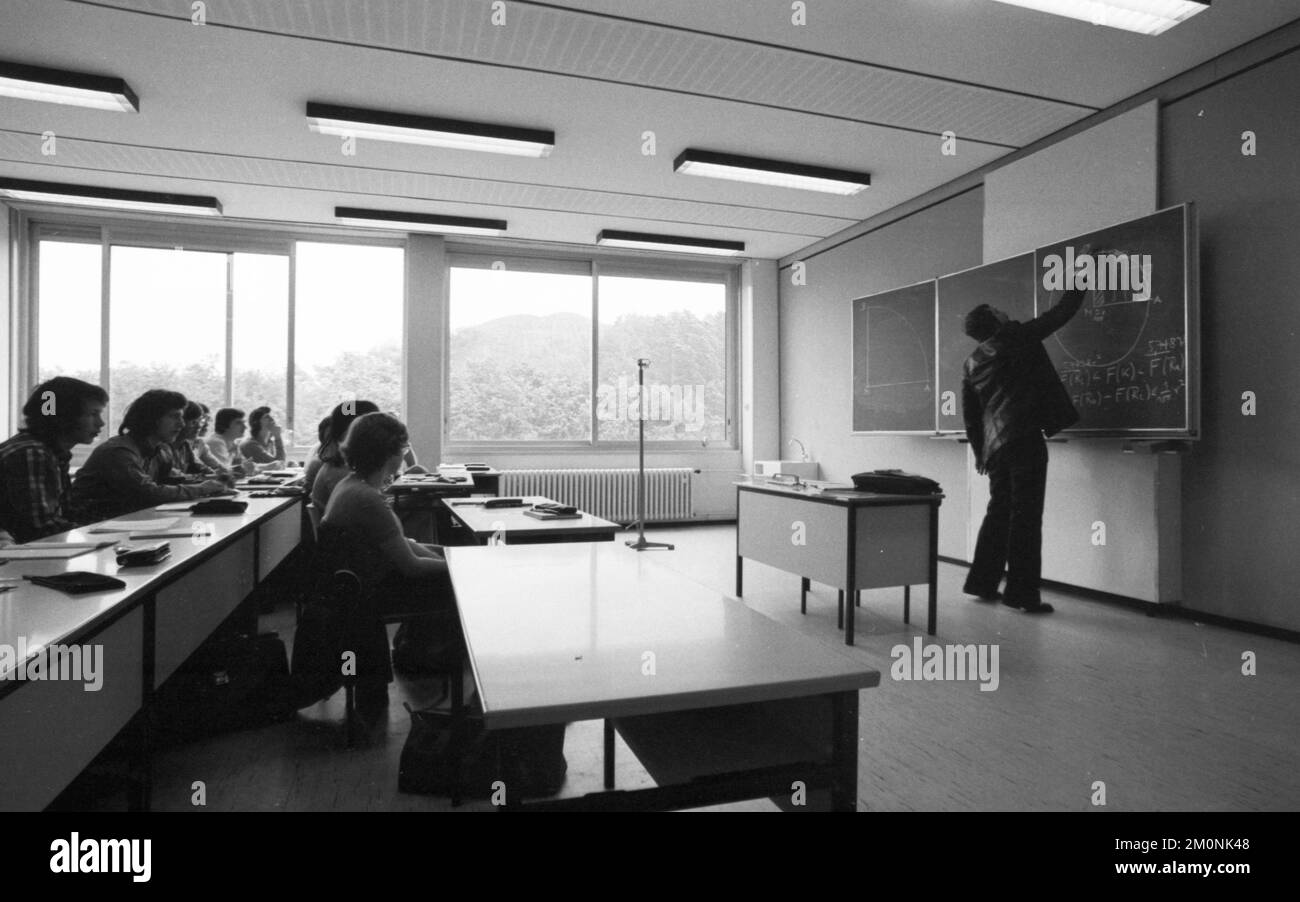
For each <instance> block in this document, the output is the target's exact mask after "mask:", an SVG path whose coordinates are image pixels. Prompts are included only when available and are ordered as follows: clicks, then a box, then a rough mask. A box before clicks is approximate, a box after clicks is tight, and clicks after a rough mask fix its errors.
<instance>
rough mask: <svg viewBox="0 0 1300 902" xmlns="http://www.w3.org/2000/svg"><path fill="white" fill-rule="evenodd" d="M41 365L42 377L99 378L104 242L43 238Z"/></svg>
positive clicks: (38, 355)
mask: <svg viewBox="0 0 1300 902" xmlns="http://www.w3.org/2000/svg"><path fill="white" fill-rule="evenodd" d="M40 267H41V272H40V276H39V279H40V284H39V287H38V291H39V292H40V310H39V312H38V323H39V326H38V328H39V329H40V334H39V335H38V336H37V349H36V365H37V373H38V378H39V380H40V381H41V382H44V381H45V380H46V379H52V378H54V377H55V376H75V377H76V378H78V379H84V380H85V381H86V382H91V383H94V384H96V385H98V384H99V343H100V331H99V328H100V327H99V324H100V316H99V313H100V299H99V285H100V246H99V245H98V244H74V243H71V242H67V241H42V242H41V246H40Z"/></svg>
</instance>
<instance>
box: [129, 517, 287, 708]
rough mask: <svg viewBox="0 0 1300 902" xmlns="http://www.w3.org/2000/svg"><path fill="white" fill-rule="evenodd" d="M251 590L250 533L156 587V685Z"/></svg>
mask: <svg viewBox="0 0 1300 902" xmlns="http://www.w3.org/2000/svg"><path fill="white" fill-rule="evenodd" d="M294 515H295V516H297V511H296V510H295V511H294ZM252 591H253V537H252V536H251V535H246V536H244V537H243V538H241V539H240V540H239V541H238V542H236V543H235V544H234V545H231V546H230V547H229V548H227V549H225V550H224V551H222V552H220V553H219V554H216V555H214V556H213V557H211V558H209V559H208V560H206V561H204V562H203V563H202V564H200V565H199V566H198V567H197V568H195V569H194V570H192V571H190V572H189V573H187V574H186V575H185V576H182V577H181V578H180V579H178V580H177V581H176V582H174V583H172V584H171V585H170V586H168V587H167V588H165V589H163V590H162V591H160V592H159V593H158V601H157V614H156V619H155V631H156V647H157V650H158V651H157V657H156V658H155V665H154V685H155V686H160V685H162V683H163V681H164V680H166V679H167V677H169V676H171V674H172V672H173V671H174V670H176V668H177V667H179V666H180V665H181V664H182V663H184V661H185V659H186V658H188V657H189V656H190V655H191V654H193V653H194V650H195V649H196V648H198V647H199V646H200V645H201V644H203V640H205V639H207V638H208V636H210V635H212V633H213V631H214V630H215V629H216V628H217V626H218V625H219V624H220V623H221V621H223V620H225V619H226V618H227V617H229V616H230V614H231V612H232V611H234V610H235V608H236V607H238V606H239V603H240V602H241V601H243V600H244V599H245V598H247V597H248V594H249V593H250V592H252Z"/></svg>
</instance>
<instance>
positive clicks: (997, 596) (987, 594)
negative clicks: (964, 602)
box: [961, 584, 1002, 601]
mask: <svg viewBox="0 0 1300 902" xmlns="http://www.w3.org/2000/svg"><path fill="white" fill-rule="evenodd" d="M961 590H962V592H963V593H964V594H966V595H974V596H975V597H976V598H978V599H979V600H980V601H1001V600H1002V593H1001V592H999V591H998V587H997V584H994V586H993V588H992V589H991V590H989V591H983V592H978V591H976V590H974V589H972V588H971V587H970V586H968V585H967V586H962V588H961Z"/></svg>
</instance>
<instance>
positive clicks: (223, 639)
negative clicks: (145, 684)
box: [153, 632, 293, 745]
mask: <svg viewBox="0 0 1300 902" xmlns="http://www.w3.org/2000/svg"><path fill="white" fill-rule="evenodd" d="M154 715H155V716H154V720H153V723H154V726H155V729H156V736H157V738H158V741H159V743H160V744H161V745H171V744H180V743H183V742H189V741H191V740H194V739H198V738H202V737H204V736H211V735H213V734H216V733H224V732H229V731H232V730H244V729H249V728H252V727H261V726H265V725H267V724H270V723H275V722H277V721H280V720H284V719H286V718H288V717H291V716H292V715H293V705H292V697H291V690H290V684H289V657H288V654H287V653H286V652H285V647H284V642H283V640H281V639H280V637H279V635H277V634H276V633H261V634H259V635H256V636H253V635H249V634H248V633H234V632H218V633H217V634H216V635H215V636H213V637H212V638H211V639H209V640H208V641H207V642H206V643H204V645H203V646H202V647H200V648H199V650H198V651H196V652H195V653H194V654H193V655H191V656H190V659H189V660H188V661H186V662H185V663H184V664H182V665H181V666H180V667H179V668H178V669H177V670H176V672H175V673H173V674H172V675H171V676H170V677H169V678H168V679H167V682H165V683H164V684H163V685H162V686H161V687H160V688H159V690H158V694H157V696H156V698H155V700H154Z"/></svg>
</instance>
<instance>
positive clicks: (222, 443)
mask: <svg viewBox="0 0 1300 902" xmlns="http://www.w3.org/2000/svg"><path fill="white" fill-rule="evenodd" d="M247 429H248V426H247V423H246V422H245V420H244V412H243V411H242V410H240V409H239V408H237V407H223V408H221V409H220V410H218V411H217V419H216V422H215V423H213V435H211V436H209V437H208V439H207V441H206V442H205V444H206V445H207V446H208V451H210V452H211V453H212V456H213V458H215V459H216V461H217V463H218V464H219V465H220V466H221V468H222V469H223V470H229V471H231V472H232V473H234V474H235V475H236V476H239V475H245V476H246V475H250V474H252V473H255V472H257V465H256V464H255V463H253V462H252V461H245V460H244V456H243V454H241V453H240V451H239V440H240V439H241V438H243V436H244V432H245V431H246V430H247Z"/></svg>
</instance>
